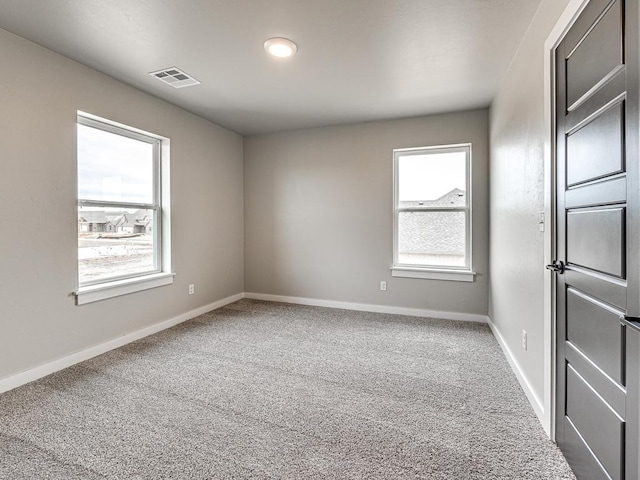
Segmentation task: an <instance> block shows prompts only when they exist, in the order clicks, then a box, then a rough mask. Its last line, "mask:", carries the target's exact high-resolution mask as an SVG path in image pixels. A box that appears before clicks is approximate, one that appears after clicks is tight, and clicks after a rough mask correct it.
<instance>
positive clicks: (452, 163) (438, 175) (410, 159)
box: [398, 152, 467, 206]
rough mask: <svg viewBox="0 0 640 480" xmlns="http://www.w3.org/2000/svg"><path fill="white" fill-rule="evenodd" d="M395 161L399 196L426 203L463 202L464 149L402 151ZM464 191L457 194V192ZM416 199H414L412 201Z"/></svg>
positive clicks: (458, 204)
mask: <svg viewBox="0 0 640 480" xmlns="http://www.w3.org/2000/svg"><path fill="white" fill-rule="evenodd" d="M398 161H399V164H398V188H399V190H398V197H399V198H398V200H399V201H400V202H401V203H400V206H403V205H402V202H412V204H418V203H419V202H425V203H424V204H425V205H432V206H444V205H450V204H451V202H450V200H451V199H450V198H449V197H455V198H454V199H453V200H454V203H455V204H456V205H457V206H460V201H463V202H462V205H466V198H465V197H464V191H465V190H466V183H467V182H466V178H467V173H466V164H467V162H466V153H465V152H448V153H426V154H424V155H404V156H401V157H400V158H399V159H398ZM459 193H462V194H463V195H461V196H459V197H458V194H459ZM414 202H415V203H414ZM440 203H442V205H441V204H440Z"/></svg>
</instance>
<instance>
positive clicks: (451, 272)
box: [391, 143, 476, 282]
mask: <svg viewBox="0 0 640 480" xmlns="http://www.w3.org/2000/svg"><path fill="white" fill-rule="evenodd" d="M456 152H463V153H465V157H466V179H465V182H466V185H465V197H466V198H465V200H466V205H465V206H464V207H429V206H415V207H400V206H399V195H400V187H399V184H398V182H399V164H400V158H401V157H406V156H413V155H425V154H427V155H429V154H442V153H456ZM471 158H472V148H471V144H470V143H460V144H455V145H437V146H430V147H415V148H398V149H394V150H393V265H392V267H391V275H392V276H393V277H405V278H423V279H431V280H454V281H461V282H473V281H474V278H475V274H476V272H474V271H473V269H472V266H473V258H472V252H473V245H472V243H473V242H472V231H473V229H472V226H473V223H472V222H473V213H472V208H473V202H472V201H471V199H472V198H473V197H472V182H471V178H472V170H471V167H472V161H471ZM414 211H415V212H464V213H465V227H466V233H465V266H464V267H459V266H441V265H438V266H434V265H415V264H402V263H400V262H399V261H398V243H399V241H398V233H399V231H398V221H399V219H398V217H399V214H400V213H401V212H414Z"/></svg>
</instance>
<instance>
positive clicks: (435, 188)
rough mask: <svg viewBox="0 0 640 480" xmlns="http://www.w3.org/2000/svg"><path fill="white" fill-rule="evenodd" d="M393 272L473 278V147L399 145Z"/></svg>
mask: <svg viewBox="0 0 640 480" xmlns="http://www.w3.org/2000/svg"><path fill="white" fill-rule="evenodd" d="M393 163H394V242H393V267H392V275H393V276H399V277H413V278H432V279H440V280H461V281H473V275H474V272H472V271H471V202H470V196H471V181H470V178H471V145H469V144H464V145H449V146H438V147H424V148H408V149H398V150H394V152H393Z"/></svg>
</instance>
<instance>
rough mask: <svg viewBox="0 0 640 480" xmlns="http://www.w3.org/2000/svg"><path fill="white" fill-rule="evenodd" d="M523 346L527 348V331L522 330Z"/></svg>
mask: <svg viewBox="0 0 640 480" xmlns="http://www.w3.org/2000/svg"><path fill="white" fill-rule="evenodd" d="M522 348H523V349H525V350H526V349H527V332H526V331H525V330H522Z"/></svg>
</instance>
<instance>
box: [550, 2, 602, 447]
mask: <svg viewBox="0 0 640 480" xmlns="http://www.w3.org/2000/svg"><path fill="white" fill-rule="evenodd" d="M589 1H590V0H569V3H568V5H567V6H566V8H565V9H564V12H562V15H560V18H559V19H558V21H557V22H556V24H555V26H554V27H553V29H552V30H551V33H550V34H549V36H548V37H547V40H546V41H545V43H544V79H545V82H544V225H545V234H544V264H545V265H546V264H550V263H551V262H552V261H553V260H554V259H555V252H556V245H555V234H556V214H555V210H556V185H555V178H556V168H555V167H556V153H555V146H556V145H555V128H556V122H555V116H556V108H555V103H556V102H555V100H556V96H555V86H556V85H555V75H556V72H555V55H554V51H555V49H556V47H557V46H558V45H559V44H560V41H561V40H562V39H563V38H564V35H565V34H566V33H567V31H568V30H569V28H570V27H571V26H572V25H573V24H574V22H575V21H576V19H577V18H578V16H579V15H580V13H582V11H583V10H584V8H585V7H586V6H587V4H588V3H589ZM540 268H544V267H543V265H541V266H540ZM555 289H556V278H555V275H554V273H553V272H551V271H549V270H545V274H544V331H543V334H544V393H543V403H544V405H543V411H542V415H543V416H542V418H541V419H540V420H541V421H542V426H543V427H544V430H545V432H546V433H547V435H548V436H549V438H551V440H554V441H555V437H556V432H555V417H556V412H555V401H556V373H555V372H556V290H555Z"/></svg>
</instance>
